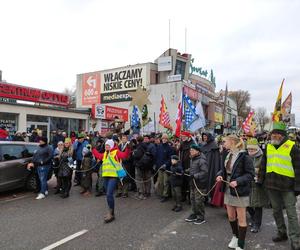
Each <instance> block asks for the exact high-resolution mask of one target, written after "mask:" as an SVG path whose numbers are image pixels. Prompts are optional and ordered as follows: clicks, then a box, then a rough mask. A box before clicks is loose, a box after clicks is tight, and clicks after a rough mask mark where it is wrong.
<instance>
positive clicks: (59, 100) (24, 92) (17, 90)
mask: <svg viewBox="0 0 300 250" xmlns="http://www.w3.org/2000/svg"><path fill="white" fill-rule="evenodd" d="M0 97H5V98H10V99H16V100H22V101H30V102H37V103H46V104H52V105H58V106H68V105H69V102H70V98H69V96H68V95H64V94H61V93H56V92H51V91H47V90H42V89H35V88H29V87H25V86H20V85H16V84H11V83H4V82H0Z"/></svg>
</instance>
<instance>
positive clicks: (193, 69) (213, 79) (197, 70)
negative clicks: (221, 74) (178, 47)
mask: <svg viewBox="0 0 300 250" xmlns="http://www.w3.org/2000/svg"><path fill="white" fill-rule="evenodd" d="M193 63H194V58H192V59H191V62H190V70H191V74H198V75H200V76H204V77H205V78H208V80H210V81H211V83H212V84H213V85H214V86H216V77H215V76H214V72H213V70H211V71H210V75H209V77H208V71H207V70H204V69H202V67H194V66H193Z"/></svg>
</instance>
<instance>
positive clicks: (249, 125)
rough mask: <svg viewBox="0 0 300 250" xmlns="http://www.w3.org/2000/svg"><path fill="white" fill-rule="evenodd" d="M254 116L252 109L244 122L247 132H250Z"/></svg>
mask: <svg viewBox="0 0 300 250" xmlns="http://www.w3.org/2000/svg"><path fill="white" fill-rule="evenodd" d="M253 117H254V111H250V112H249V114H248V116H247V118H246V120H245V121H244V122H243V126H242V128H243V130H244V132H245V133H246V134H247V133H249V132H250V129H251V124H252V119H253Z"/></svg>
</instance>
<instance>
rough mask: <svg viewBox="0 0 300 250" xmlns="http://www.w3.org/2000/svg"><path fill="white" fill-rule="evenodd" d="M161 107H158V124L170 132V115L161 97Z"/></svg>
mask: <svg viewBox="0 0 300 250" xmlns="http://www.w3.org/2000/svg"><path fill="white" fill-rule="evenodd" d="M160 103H161V106H160V114H159V124H160V125H162V126H163V127H164V128H167V129H170V130H172V129H173V128H172V126H171V124H170V122H171V121H170V115H169V112H168V110H167V106H166V103H165V99H164V97H163V96H161V102H160Z"/></svg>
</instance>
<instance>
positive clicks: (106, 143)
mask: <svg viewBox="0 0 300 250" xmlns="http://www.w3.org/2000/svg"><path fill="white" fill-rule="evenodd" d="M105 145H109V146H110V149H112V148H113V147H114V145H115V142H114V141H113V140H112V139H108V140H107V141H106V142H105Z"/></svg>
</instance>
